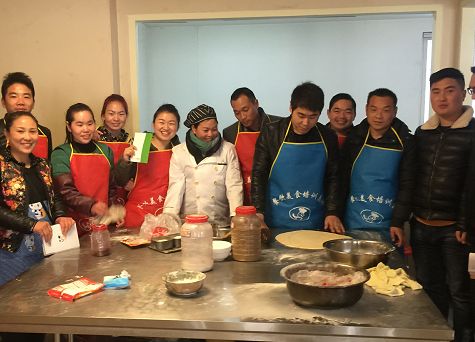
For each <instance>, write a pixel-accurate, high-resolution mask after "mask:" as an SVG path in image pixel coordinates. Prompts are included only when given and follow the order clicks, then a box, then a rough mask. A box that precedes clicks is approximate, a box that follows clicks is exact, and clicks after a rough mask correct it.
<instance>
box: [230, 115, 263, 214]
mask: <svg viewBox="0 0 475 342" xmlns="http://www.w3.org/2000/svg"><path fill="white" fill-rule="evenodd" d="M259 133H260V132H241V124H238V131H237V134H236V140H235V141H234V146H235V147H236V152H237V155H238V158H239V165H240V166H241V173H242V179H243V182H244V185H243V188H244V205H251V174H252V161H253V159H254V150H255V148H256V141H257V138H258V137H259Z"/></svg>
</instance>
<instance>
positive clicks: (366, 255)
mask: <svg viewBox="0 0 475 342" xmlns="http://www.w3.org/2000/svg"><path fill="white" fill-rule="evenodd" d="M323 247H324V248H325V250H326V252H327V255H328V257H329V258H330V259H331V260H332V261H335V262H341V263H344V264H347V265H351V266H356V267H361V268H370V267H373V266H376V265H377V264H378V263H380V262H383V263H385V262H386V261H387V260H388V256H389V254H390V253H391V252H393V251H394V250H395V249H396V248H395V247H394V246H392V245H390V244H389V243H387V242H383V241H372V240H357V239H343V240H330V241H327V242H325V243H324V244H323Z"/></svg>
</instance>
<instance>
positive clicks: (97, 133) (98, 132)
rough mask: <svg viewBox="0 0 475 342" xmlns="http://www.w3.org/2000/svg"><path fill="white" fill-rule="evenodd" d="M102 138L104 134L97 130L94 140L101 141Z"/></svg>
mask: <svg viewBox="0 0 475 342" xmlns="http://www.w3.org/2000/svg"><path fill="white" fill-rule="evenodd" d="M101 136H102V133H101V132H100V131H98V130H97V129H96V130H95V131H94V133H93V134H92V140H94V141H99V140H100V139H101Z"/></svg>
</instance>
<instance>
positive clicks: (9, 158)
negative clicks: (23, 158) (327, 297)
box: [4, 147, 39, 167]
mask: <svg viewBox="0 0 475 342" xmlns="http://www.w3.org/2000/svg"><path fill="white" fill-rule="evenodd" d="M4 156H5V161H7V162H13V163H15V164H17V165H19V166H21V167H25V163H22V162H20V161H18V160H16V159H15V157H14V156H13V155H12V153H11V151H10V148H9V147H7V148H6V149H5V150H4ZM38 162H39V159H38V157H36V156H35V155H34V154H33V153H30V167H35V166H36V164H38Z"/></svg>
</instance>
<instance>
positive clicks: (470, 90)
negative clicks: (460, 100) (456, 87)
mask: <svg viewBox="0 0 475 342" xmlns="http://www.w3.org/2000/svg"><path fill="white" fill-rule="evenodd" d="M467 93H468V95H473V93H475V88H472V87H468V88H467Z"/></svg>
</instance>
